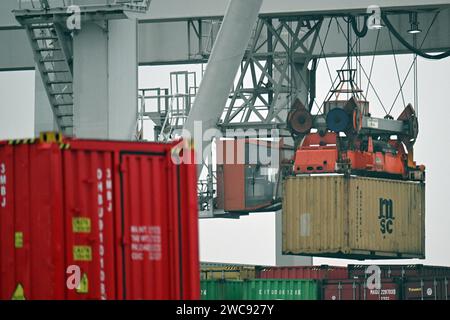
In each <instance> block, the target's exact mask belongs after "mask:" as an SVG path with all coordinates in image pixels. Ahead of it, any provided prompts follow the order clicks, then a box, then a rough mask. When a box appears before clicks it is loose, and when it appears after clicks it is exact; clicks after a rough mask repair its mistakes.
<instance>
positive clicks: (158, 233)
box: [0, 138, 200, 299]
mask: <svg viewBox="0 0 450 320" xmlns="http://www.w3.org/2000/svg"><path fill="white" fill-rule="evenodd" d="M23 142H28V143H26V144H25V143H23ZM174 146H175V144H156V143H132V142H110V141H108V142H107V141H88V140H62V139H60V138H57V139H53V140H52V139H43V140H42V141H22V143H21V144H18V145H15V144H14V142H11V143H6V142H0V183H1V186H0V188H1V193H0V194H1V197H0V204H1V206H0V237H1V239H0V241H1V245H0V299H11V298H15V299H23V298H25V299H198V298H199V292H200V280H199V261H198V229H197V218H198V216H197V201H196V173H195V165H188V164H181V165H176V164H175V163H174V162H173V161H172V159H171V155H172V150H173V148H174ZM77 268H79V270H80V274H79V275H80V280H81V282H80V285H79V286H78V288H73V286H72V287H71V286H70V283H71V281H73V279H75V278H73V277H72V278H71V275H72V274H73V275H75V274H76V270H77ZM74 270H75V271H74ZM66 271H68V272H69V273H68V274H66Z"/></svg>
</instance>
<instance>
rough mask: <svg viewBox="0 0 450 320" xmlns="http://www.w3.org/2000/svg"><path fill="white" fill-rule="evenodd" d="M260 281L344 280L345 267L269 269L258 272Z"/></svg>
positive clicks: (345, 276) (345, 274) (324, 266)
mask: <svg viewBox="0 0 450 320" xmlns="http://www.w3.org/2000/svg"><path fill="white" fill-rule="evenodd" d="M259 278H262V279H319V280H323V279H346V278H347V268H346V267H334V266H327V265H321V266H300V267H269V268H264V269H262V270H260V272H259Z"/></svg>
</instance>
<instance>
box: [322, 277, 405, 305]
mask: <svg viewBox="0 0 450 320" xmlns="http://www.w3.org/2000/svg"><path fill="white" fill-rule="evenodd" d="M321 291H322V299H323V300H400V298H401V286H400V283H398V282H395V281H392V280H385V279H382V280H381V288H380V289H370V288H369V287H368V285H367V283H366V282H365V281H364V280H350V279H344V280H329V281H323V282H322V290H321Z"/></svg>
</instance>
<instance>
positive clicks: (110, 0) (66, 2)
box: [17, 0, 151, 12]
mask: <svg viewBox="0 0 450 320" xmlns="http://www.w3.org/2000/svg"><path fill="white" fill-rule="evenodd" d="M17 2H18V6H19V10H25V9H36V10H47V9H52V8H65V7H69V6H71V5H74V4H76V3H74V2H73V0H17ZM150 2H151V0H93V1H92V3H90V4H83V5H82V6H83V7H89V6H99V5H100V6H101V5H105V6H111V5H122V6H123V8H124V9H125V10H131V11H137V12H145V11H147V10H148V7H149V6H150Z"/></svg>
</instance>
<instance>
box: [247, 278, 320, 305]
mask: <svg viewBox="0 0 450 320" xmlns="http://www.w3.org/2000/svg"><path fill="white" fill-rule="evenodd" d="M319 299H320V295H319V282H318V281H316V280H298V279H255V280H245V281H244V300H319Z"/></svg>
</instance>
